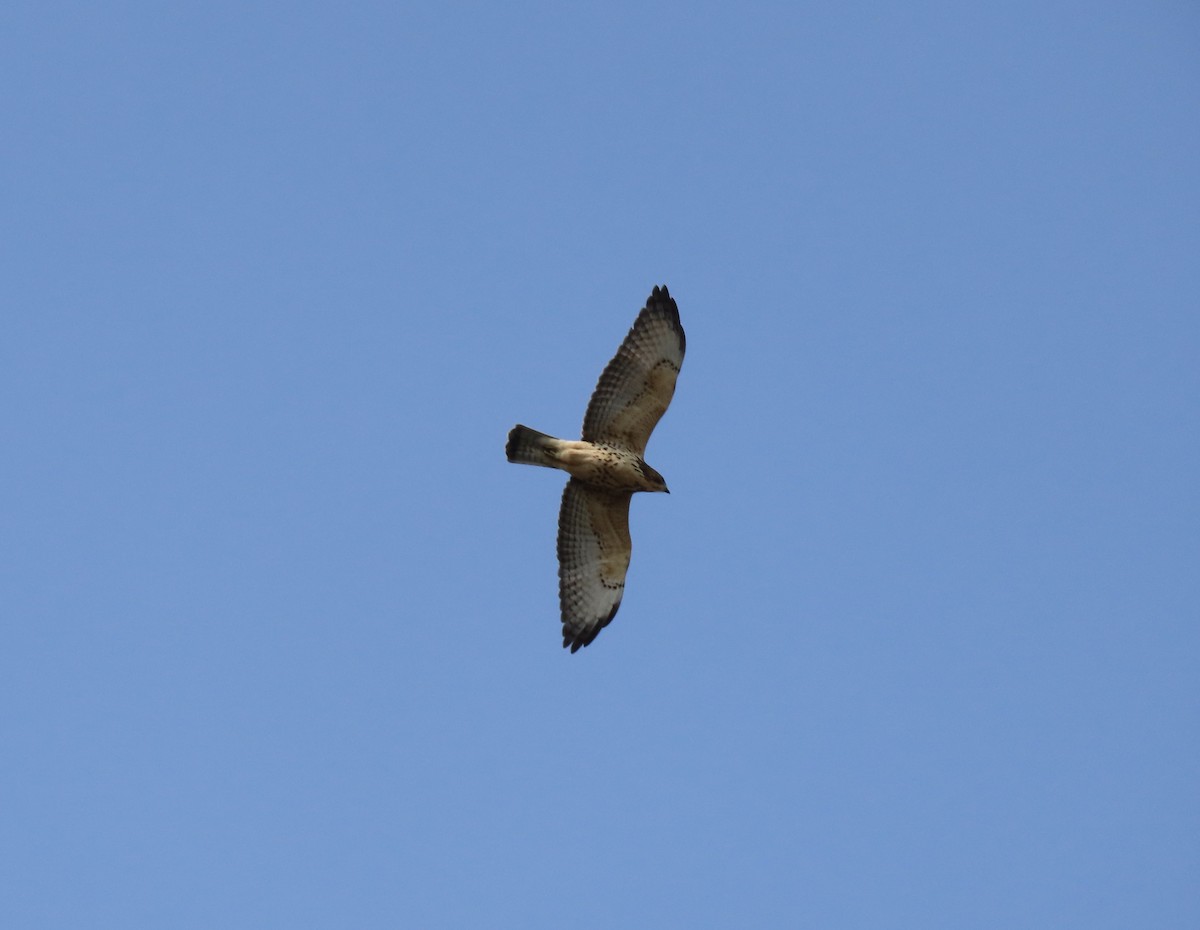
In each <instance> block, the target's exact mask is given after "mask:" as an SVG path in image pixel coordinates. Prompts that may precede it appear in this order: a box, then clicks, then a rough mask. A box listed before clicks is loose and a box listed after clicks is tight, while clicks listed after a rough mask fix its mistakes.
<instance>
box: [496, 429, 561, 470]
mask: <svg viewBox="0 0 1200 930" xmlns="http://www.w3.org/2000/svg"><path fill="white" fill-rule="evenodd" d="M557 442H558V440H557V439H555V438H554V437H553V436H547V435H546V434H545V433H539V432H538V431H537V430H535V429H530V428H529V427H528V426H521V425H520V424H519V423H518V424H517V425H516V426H514V427H513V428H512V430H511V431H510V432H509V434H508V444H507V445H506V446H505V447H504V454H505V455H507V456H508V460H509V461H510V462H516V463H517V464H519V465H542V466H544V467H546V468H558V467H559V466H558V463H557V462H555V460H554V444H555V443H557Z"/></svg>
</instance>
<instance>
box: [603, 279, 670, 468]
mask: <svg viewBox="0 0 1200 930" xmlns="http://www.w3.org/2000/svg"><path fill="white" fill-rule="evenodd" d="M686 350H687V337H686V336H685V335H684V332H683V324H682V323H680V321H679V307H678V305H677V304H676V303H675V300H674V298H673V297H671V294H670V292H669V291H668V290H667V287H666V285H665V284H664V285H662V286H661V287H655V288H654V291H653V292H652V293H651V294H650V297H649V299H647V301H646V306H645V307H643V308H642V311H641V312H640V313H639V314H638V316H637V319H636V320H634V323H633V326H632V327H631V328H630V330H629V333H628V335H626V336H625V341H624V342H622V343H621V346H620V348H619V349H617V354H616V355H614V356H613V358H612V360H611V361H609V363H608V365H606V366H605V368H604V371H603V373H602V374H601V375H600V380H599V382H598V383H597V384H596V389H595V391H593V392H592V397H591V400H590V401H588V408H587V413H586V414H585V415H584V418H583V438H584V439H585V440H586V441H588V442H606V443H610V444H612V445H618V446H621V447H624V448H628V449H630V450H631V451H634V452H636V453H637V454H638V455H642V454H644V453H645V451H646V443H647V442H648V441H649V439H650V434H651V433H652V432H653V431H654V427H655V426H657V425H658V421H659V420H660V419H662V415H663V414H664V413H665V412H666V410H667V406H668V405H669V404H670V403H671V398H672V397H673V396H674V394H675V380H676V378H677V377H678V376H679V369H680V367H681V366H682V365H683V356H684V353H685V352H686Z"/></svg>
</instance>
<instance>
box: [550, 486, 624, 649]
mask: <svg viewBox="0 0 1200 930" xmlns="http://www.w3.org/2000/svg"><path fill="white" fill-rule="evenodd" d="M631 496H632V492H630V491H625V492H623V493H616V494H612V493H609V492H607V491H601V490H598V489H597V488H594V487H592V486H591V485H586V484H584V483H583V482H581V481H577V480H575V479H574V478H572V479H571V480H570V481H568V482H567V487H566V489H565V490H564V491H563V499H562V509H561V510H560V511H559V514H558V595H559V602H560V604H561V606H562V623H563V647H564V648H565V647H567V646H570V647H571V651H572V652H577V651H578V650H579V647H580V646H586V645H587V644H588V643H590V642H591V641H592V640H593V639H595V638H596V635H597V634H598V633H599V632H600V631H601V630H602V629H604V627H606V626H608V623H609V621H610V620H612V618H613V617H615V616H616V614H617V608H618V607H620V606H621V597H622V595H624V593H625V572H626V570H627V569H628V568H629V556H630V553H631V552H632V550H633V544H632V542H631V541H630V539H629V498H630V497H631Z"/></svg>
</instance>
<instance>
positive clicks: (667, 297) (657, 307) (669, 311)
mask: <svg viewBox="0 0 1200 930" xmlns="http://www.w3.org/2000/svg"><path fill="white" fill-rule="evenodd" d="M646 309H647V310H650V311H656V312H658V313H661V314H662V315H663V316H665V317H666V318H667V319H669V320H670V321H671V322H672V323H673V324H674V327H675V331H676V332H677V333H679V346H680V348H682V349H683V350H684V351H685V352H686V351H687V337H686V336H685V335H684V332H683V323H681V322H680V320H679V305H678V304H677V303H675V298H674V297H672V296H671V292H670V291H669V290H667V286H666V285H665V284H661V285H660V284H656V285H654V290H653V291H651V292H650V297H649V299H648V300H647V301H646Z"/></svg>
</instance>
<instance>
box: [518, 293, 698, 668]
mask: <svg viewBox="0 0 1200 930" xmlns="http://www.w3.org/2000/svg"><path fill="white" fill-rule="evenodd" d="M684 348H685V340H684V335H683V326H682V325H680V323H679V308H678V307H677V306H676V305H675V301H674V300H673V299H672V297H671V295H670V294H669V293H668V292H667V288H666V285H663V286H662V287H656V288H655V289H654V292H653V293H652V294H651V295H650V298H649V299H648V300H647V301H646V306H645V308H644V309H643V310H642V311H641V313H639V314H638V317H637V319H636V320H635V321H634V323H633V328H632V329H630V330H629V335H628V336H626V337H625V341H624V342H622V343H621V347H620V348H619V349H618V350H617V354H616V355H615V356H613V359H612V361H611V362H609V363H608V365H607V367H605V369H604V373H603V374H601V375H600V382H599V383H598V384H597V385H596V390H595V391H594V392H593V393H592V399H591V400H590V401H588V406H587V413H586V414H585V415H584V418H583V438H582V439H581V440H568V439H555V438H554V437H553V436H547V435H546V434H545V433H539V432H538V431H537V430H533V429H530V428H529V427H528V426H521V425H519V424H518V425H517V426H514V427H513V428H512V430H511V431H510V432H509V434H508V444H507V445H506V446H505V449H504V451H505V453H506V454H507V456H508V460H509V461H510V462H517V463H519V464H522V465H542V466H545V467H546V468H560V469H562V470H563V471H565V472H567V473H568V474H569V475H570V476H571V480H570V481H568V482H567V486H566V488H565V489H564V490H563V498H562V508H561V509H560V510H559V513H558V597H559V604H560V606H561V608H562V625H563V648H564V649H565V648H567V647H568V646H569V647H570V648H571V652H577V651H578V650H579V648H580V647H581V646H586V645H588V644H589V643H591V641H592V640H594V639H595V638H596V636H597V635H598V634H599V632H600V631H601V630H602V629H604V627H606V626H607V625H608V624H609V622H610V621H611V620H612V618H613V617H614V616H616V613H617V608H618V607H620V606H621V596H622V595H623V594H624V593H625V572H626V570H627V569H628V568H629V556H630V553H631V551H632V543H631V542H630V539H629V500H630V498H631V497H632V496H633V493H634V492H635V491H667V483H666V482H665V481H664V480H663V476H662V475H660V474H659V473H658V472H656V471H655V470H654V469H653V468H651V467H650V466H649V465H647V464H646V461H645V459H644V458H643V456H644V455H645V454H646V443H647V441H648V440H649V439H650V433H651V432H652V431H653V430H654V427H655V425H656V424H657V423H658V421H659V419H661V417H662V415H663V413H665V412H666V409H667V405H668V404H669V403H671V396H672V395H673V394H674V393H675V379H676V378H677V377H678V376H679V368H680V366H681V365H682V364H683V352H684ZM667 493H670V492H669V491H667Z"/></svg>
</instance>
